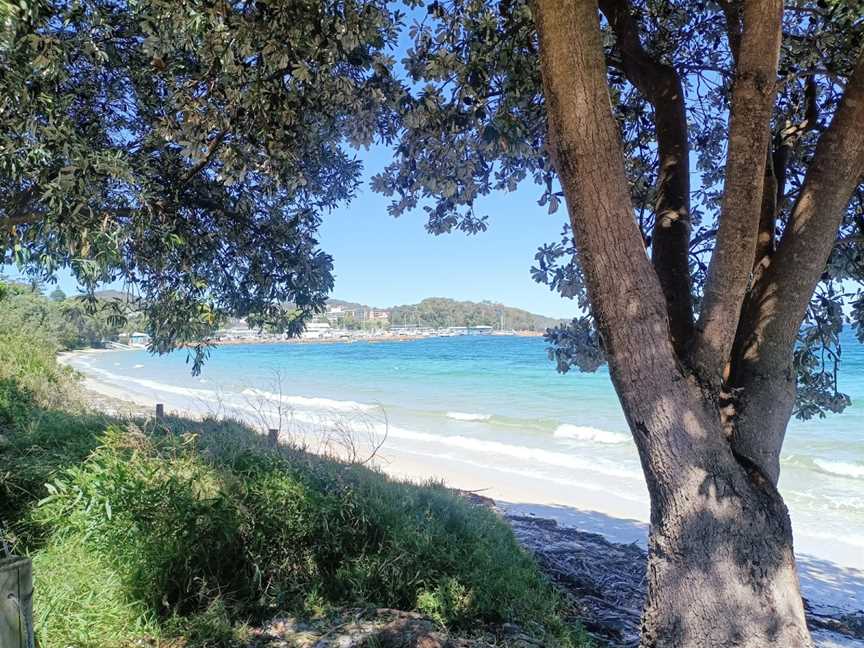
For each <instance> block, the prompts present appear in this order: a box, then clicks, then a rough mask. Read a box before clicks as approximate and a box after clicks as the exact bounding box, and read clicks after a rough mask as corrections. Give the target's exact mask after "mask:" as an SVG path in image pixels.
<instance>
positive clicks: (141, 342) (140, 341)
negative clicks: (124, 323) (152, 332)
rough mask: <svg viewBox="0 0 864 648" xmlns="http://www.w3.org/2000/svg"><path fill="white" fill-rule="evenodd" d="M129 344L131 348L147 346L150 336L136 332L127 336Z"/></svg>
mask: <svg viewBox="0 0 864 648" xmlns="http://www.w3.org/2000/svg"><path fill="white" fill-rule="evenodd" d="M129 344H131V345H133V346H147V345H148V344H150V336H149V335H147V334H146V333H140V332H138V331H136V332H135V333H130V334H129Z"/></svg>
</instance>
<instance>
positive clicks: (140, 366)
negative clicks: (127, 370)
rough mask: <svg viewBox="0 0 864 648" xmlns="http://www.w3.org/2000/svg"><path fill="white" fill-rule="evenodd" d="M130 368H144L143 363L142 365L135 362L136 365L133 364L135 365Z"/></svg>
mask: <svg viewBox="0 0 864 648" xmlns="http://www.w3.org/2000/svg"><path fill="white" fill-rule="evenodd" d="M132 368H133V369H143V368H144V365H142V364H137V365H135V366H134V367H132Z"/></svg>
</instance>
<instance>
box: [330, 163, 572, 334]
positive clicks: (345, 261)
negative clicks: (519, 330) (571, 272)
mask: <svg viewBox="0 0 864 648" xmlns="http://www.w3.org/2000/svg"><path fill="white" fill-rule="evenodd" d="M361 157H362V159H363V160H364V162H365V165H366V173H367V176H369V175H372V174H373V173H374V172H375V171H377V170H379V169H381V168H382V167H383V166H384V165H385V164H386V163H387V162H388V161H389V152H388V151H387V150H386V149H383V148H377V149H373V150H371V151H369V152H362V153H361ZM540 193H541V190H540V188H539V187H537V186H534V185H533V184H531V183H530V182H526V183H525V184H523V185H522V186H521V187H520V188H519V190H517V191H516V192H514V193H497V194H492V195H490V196H488V197H487V198H486V199H484V200H482V201H481V202H479V203H478V205H477V207H478V213H484V214H488V215H489V229H488V230H487V231H486V232H483V233H481V234H476V235H473V236H468V235H466V234H462V233H460V232H456V233H453V234H444V235H441V236H433V235H431V234H429V233H427V232H426V229H425V222H426V221H425V212H423V211H422V209H421V208H418V209H417V210H415V211H414V212H411V213H409V214H405V215H403V216H401V217H399V218H398V219H397V218H393V217H392V216H390V215H389V214H388V213H387V205H388V203H389V199H388V198H387V197H385V196H381V195H378V194H376V193H374V192H373V191H372V190H371V189H370V188H369V186H368V183H366V184H365V185H364V186H363V187H362V189H361V191H360V193H359V194H358V196H357V198H356V199H355V200H354V201H353V202H352V203H351V204H350V205H348V206H346V207H344V208H341V209H339V210H337V211H335V212H333V213H331V214H328V215H326V216H325V218H324V223H323V224H322V227H321V237H320V240H321V244H322V247H323V248H324V249H325V250H327V252H329V253H330V254H331V255H333V260H334V265H335V273H336V288H335V290H334V292H333V296H334V297H338V298H340V299H349V300H352V301H360V302H363V303H366V304H370V305H375V306H382V307H383V306H392V305H394V304H405V303H412V302H416V301H419V300H420V299H422V298H424V297H453V298H455V299H466V300H472V301H480V300H483V299H490V300H493V301H500V302H503V303H505V304H507V305H510V306H518V307H520V308H525V309H528V310H531V311H534V312H539V313H543V314H546V315H552V316H556V317H572V316H574V315H575V314H576V312H575V311H576V305H575V303H574V302H572V301H570V300H566V299H562V298H561V297H560V296H558V295H557V294H555V293H552V292H551V291H550V290H549V288H548V287H547V286H545V285H542V284H538V283H536V282H534V280H533V279H531V275H530V272H529V270H530V268H531V266H532V264H533V262H534V253H535V252H536V251H537V247H538V246H540V245H541V244H543V243H550V242H552V241H556V240H558V239H559V238H560V232H561V228H562V226H563V224H564V222H565V211H564V210H563V209H559V211H558V212H557V213H556V214H552V215H550V214H548V213H547V211H546V208H545V207H540V206H538V205H537V199H538V198H539V197H540Z"/></svg>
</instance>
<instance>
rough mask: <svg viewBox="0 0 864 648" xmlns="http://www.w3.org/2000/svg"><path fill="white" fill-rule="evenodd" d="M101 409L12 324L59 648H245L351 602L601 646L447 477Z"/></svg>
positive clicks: (36, 542)
mask: <svg viewBox="0 0 864 648" xmlns="http://www.w3.org/2000/svg"><path fill="white" fill-rule="evenodd" d="M82 403H83V401H82V398H81V396H80V393H79V391H78V387H77V383H76V378H75V376H74V375H73V373H72V371H71V370H69V369H66V368H63V367H61V366H59V365H57V364H56V362H55V358H54V348H53V347H52V346H50V345H49V344H48V343H47V342H46V341H45V340H44V339H41V338H39V337H33V336H30V335H26V334H25V335H22V334H15V333H9V332H4V333H2V334H0V435H2V440H3V442H2V444H0V524H2V529H3V540H4V541H6V542H10V543H11V545H12V547H13V549H14V550H15V551H17V552H19V553H21V554H24V555H29V556H30V557H31V558H32V560H33V564H34V574H35V599H34V610H35V626H36V632H37V637H38V640H39V645H40V646H42V647H43V648H66V647H68V646H75V647H76V648H91V647H92V648H97V647H98V648H105V647H111V646H118V647H119V646H127V645H133V644H132V642H134V641H138V640H145V639H147V640H156V639H161V640H165V641H166V642H167V641H168V640H171V639H182V640H183V641H184V643H182V644H181V643H177V644H176V645H178V646H180V645H183V646H187V647H189V648H191V647H193V646H202V647H203V646H209V647H217V646H221V647H230V646H241V645H244V643H243V641H244V638H248V636H249V633H250V631H251V630H250V628H251V627H253V626H256V625H262V624H264V623H266V622H267V621H268V620H270V619H272V618H274V617H278V616H280V615H282V616H284V615H288V614H291V615H295V616H297V617H299V618H313V619H315V618H317V619H322V618H323V619H326V618H327V617H328V615H330V614H334V613H336V612H338V610H339V609H341V608H342V607H346V606H347V607H371V608H379V607H389V608H398V609H404V610H417V611H419V612H421V613H423V614H425V615H427V616H428V617H429V618H431V619H432V620H433V621H434V622H435V623H437V624H439V625H440V626H441V627H442V628H448V629H450V630H451V631H454V632H457V633H458V632H462V633H464V634H466V635H471V634H475V635H476V634H484V633H485V634H486V635H487V636H489V637H492V638H493V641H494V636H495V633H496V630H495V628H496V627H500V626H501V624H503V623H517V624H519V625H521V626H522V627H523V628H524V632H526V633H528V634H529V635H531V636H533V637H535V638H536V639H537V640H539V641H542V643H543V645H560V646H578V645H583V644H584V638H583V637H582V635H581V634H580V631H579V629H578V626H577V624H576V621H575V620H573V619H569V618H568V617H569V613H568V606H567V604H566V601H565V600H564V599H563V597H562V596H561V595H559V594H558V593H557V592H556V591H555V590H554V589H553V588H552V586H551V585H550V584H549V583H548V582H547V581H546V580H545V578H544V577H543V576H542V575H541V574H540V573H539V571H538V569H537V566H536V565H535V563H534V561H533V560H532V559H531V558H530V557H529V556H528V555H527V554H526V553H525V552H524V551H523V550H522V549H521V548H519V547H518V546H517V544H516V541H515V539H514V537H513V535H512V533H511V531H510V529H509V528H508V526H507V525H506V523H505V522H504V521H503V520H501V519H500V518H499V517H498V516H497V515H495V514H494V513H492V512H491V511H488V510H486V509H482V508H478V507H476V506H473V505H471V504H469V503H468V502H467V501H465V500H463V499H461V498H460V497H458V496H456V495H455V494H453V493H452V492H451V491H449V490H447V489H446V488H445V487H444V486H443V485H439V484H429V485H426V486H416V485H412V484H407V483H401V482H398V481H394V480H390V479H388V478H386V477H385V476H383V475H382V474H381V473H378V472H375V471H373V470H370V469H368V468H365V467H363V466H361V465H356V464H348V463H344V462H341V461H339V460H336V459H328V458H326V457H321V456H316V455H312V454H309V453H306V452H304V451H303V450H302V449H301V448H297V447H283V448H279V449H273V448H271V447H270V446H269V445H268V444H267V442H266V439H265V438H262V437H261V436H260V435H259V434H257V433H256V432H255V431H254V430H252V429H250V428H249V427H247V426H245V425H243V424H241V423H239V422H235V421H225V420H222V421H217V420H204V421H193V420H186V419H181V418H167V419H162V420H159V421H154V420H149V421H145V420H126V419H119V418H113V417H109V416H105V415H101V414H98V413H95V412H92V411H89V410H88V409H87V408H86V407H84V405H83V404H82ZM135 645H138V644H135ZM164 645H175V644H171V643H165V644H164ZM501 645H505V644H503V643H502V644H501Z"/></svg>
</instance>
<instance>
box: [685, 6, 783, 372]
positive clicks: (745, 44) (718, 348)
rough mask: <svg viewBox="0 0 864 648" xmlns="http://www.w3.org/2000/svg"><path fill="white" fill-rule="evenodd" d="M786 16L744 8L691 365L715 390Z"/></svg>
mask: <svg viewBox="0 0 864 648" xmlns="http://www.w3.org/2000/svg"><path fill="white" fill-rule="evenodd" d="M782 15H783V3H782V0H764V1H760V0H745V1H744V25H743V30H742V34H741V45H740V48H739V53H738V64H737V67H736V75H735V83H734V86H733V88H732V106H731V111H730V113H731V114H730V119H729V122H730V123H729V145H728V153H727V157H726V181H725V185H724V191H723V203H722V205H721V209H720V224H719V228H718V232H717V244H716V246H715V248H714V253H713V255H712V256H711V263H710V264H709V266H708V276H707V279H706V283H705V289H704V297H703V300H702V309H701V312H700V314H699V322H698V324H697V329H698V337H697V340H696V344H695V347H694V349H693V354H692V358H691V361H692V366H693V367H694V369H696V371H697V372H698V373H699V374H700V375H701V376H702V378H703V379H704V380H706V381H708V382H709V383H711V384H715V385H717V384H719V383H720V382H721V381H722V379H723V377H724V376H723V374H724V370H725V368H726V366H727V363H728V361H729V357H730V352H731V349H732V343H733V340H734V338H735V331H736V329H737V327H738V318H739V315H740V311H741V304H742V302H743V300H744V295H745V293H746V291H747V285H748V283H749V280H750V272H751V270H752V268H753V259H754V257H755V254H756V236H757V233H758V228H759V219H760V215H761V205H762V190H763V187H764V182H765V177H764V170H765V160H766V156H767V152H768V143H769V140H770V136H771V131H770V121H771V112H772V110H773V107H774V96H775V88H776V81H777V64H778V60H779V56H780V37H781V30H780V26H781V19H782Z"/></svg>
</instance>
